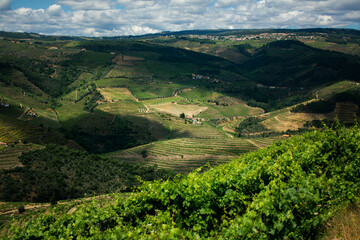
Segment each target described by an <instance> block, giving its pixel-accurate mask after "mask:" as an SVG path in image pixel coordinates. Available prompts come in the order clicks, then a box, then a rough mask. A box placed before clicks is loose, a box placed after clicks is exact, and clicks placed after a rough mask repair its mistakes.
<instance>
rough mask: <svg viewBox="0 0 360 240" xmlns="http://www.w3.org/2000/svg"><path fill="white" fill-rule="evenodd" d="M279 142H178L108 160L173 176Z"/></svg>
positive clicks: (130, 151)
mask: <svg viewBox="0 0 360 240" xmlns="http://www.w3.org/2000/svg"><path fill="white" fill-rule="evenodd" d="M278 139H279V138H275V137H273V138H264V139H252V140H251V141H248V140H247V139H243V138H237V139H226V138H224V137H223V138H212V139H204V138H178V139H172V140H166V141H158V142H154V143H151V144H147V145H143V146H139V147H135V148H131V149H127V150H123V151H119V152H114V153H111V154H109V156H111V157H113V158H115V159H117V160H121V161H126V162H130V163H142V164H147V165H154V164H157V165H158V166H159V167H161V168H168V169H173V170H174V171H177V172H189V171H191V170H193V169H196V168H198V167H200V166H203V165H205V164H207V163H209V164H210V165H211V166H215V165H218V164H221V163H225V162H228V161H230V160H231V159H233V158H235V157H237V156H239V155H241V154H243V153H246V152H249V151H254V150H257V149H258V148H259V147H266V146H268V145H270V144H271V143H272V142H274V141H276V140H278Z"/></svg>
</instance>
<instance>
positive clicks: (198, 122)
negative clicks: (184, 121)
mask: <svg viewBox="0 0 360 240" xmlns="http://www.w3.org/2000/svg"><path fill="white" fill-rule="evenodd" d="M192 121H193V124H198V125H202V124H203V123H202V122H200V121H198V120H197V119H196V118H193V119H192Z"/></svg>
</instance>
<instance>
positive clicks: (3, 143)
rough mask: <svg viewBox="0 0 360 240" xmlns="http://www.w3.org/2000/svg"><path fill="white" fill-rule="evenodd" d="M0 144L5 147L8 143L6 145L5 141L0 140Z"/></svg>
mask: <svg viewBox="0 0 360 240" xmlns="http://www.w3.org/2000/svg"><path fill="white" fill-rule="evenodd" d="M0 146H5V147H7V146H8V145H7V143H5V142H0Z"/></svg>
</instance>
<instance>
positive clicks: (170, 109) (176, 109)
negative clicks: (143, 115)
mask: <svg viewBox="0 0 360 240" xmlns="http://www.w3.org/2000/svg"><path fill="white" fill-rule="evenodd" d="M148 107H149V108H150V109H153V110H155V111H157V112H163V113H169V114H172V115H174V116H179V115H180V114H181V113H184V114H185V116H189V117H192V116H196V115H197V114H199V113H201V112H203V111H205V110H206V109H207V107H204V106H199V105H180V104H175V103H164V104H158V105H148Z"/></svg>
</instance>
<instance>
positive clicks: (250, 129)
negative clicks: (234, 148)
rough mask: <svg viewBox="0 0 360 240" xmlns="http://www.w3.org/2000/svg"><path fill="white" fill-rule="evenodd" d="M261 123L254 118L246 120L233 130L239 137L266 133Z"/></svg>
mask: <svg viewBox="0 0 360 240" xmlns="http://www.w3.org/2000/svg"><path fill="white" fill-rule="evenodd" d="M261 121H262V120H261V119H258V118H256V117H249V118H246V119H245V120H243V121H242V122H241V123H240V124H239V126H237V127H236V128H235V131H236V132H237V135H238V136H239V137H241V136H244V135H249V134H251V133H257V132H264V131H268V129H266V128H265V127H264V125H262V124H261V123H260V122H261Z"/></svg>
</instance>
